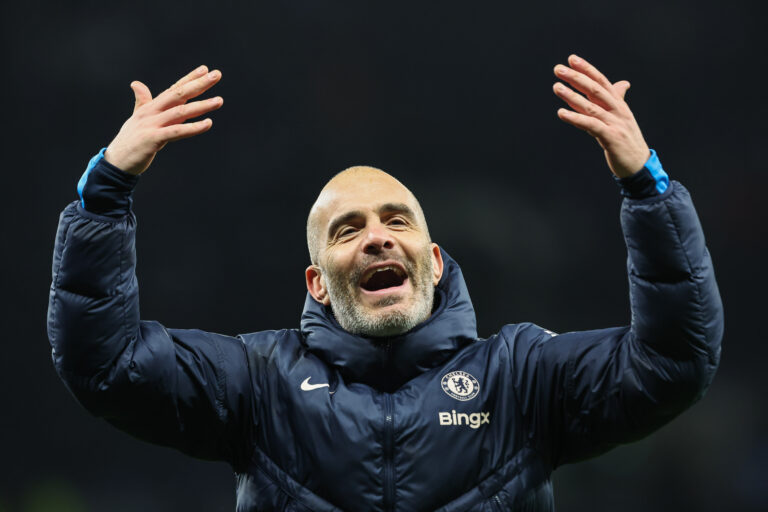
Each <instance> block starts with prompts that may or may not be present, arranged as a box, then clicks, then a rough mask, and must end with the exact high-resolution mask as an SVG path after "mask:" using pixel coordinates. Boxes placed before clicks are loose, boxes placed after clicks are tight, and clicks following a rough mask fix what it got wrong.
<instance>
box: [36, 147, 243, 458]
mask: <svg viewBox="0 0 768 512" xmlns="http://www.w3.org/2000/svg"><path fill="white" fill-rule="evenodd" d="M88 173H89V176H88V178H87V179H88V183H87V184H85V186H84V191H82V193H81V199H80V200H79V201H77V202H73V203H72V204H70V205H69V206H67V207H66V209H65V210H64V211H63V212H62V214H61V216H60V220H59V228H58V232H57V234H56V242H55V248H54V255H53V282H52V284H51V292H50V298H49V307H48V336H49V340H50V343H51V346H52V349H53V353H52V355H53V362H54V365H55V367H56V370H57V372H58V374H59V375H60V377H61V378H62V379H63V380H64V382H65V384H66V385H67V387H68V388H69V390H70V391H71V392H72V393H73V394H74V395H75V397H76V398H77V399H78V401H80V403H81V404H83V405H84V406H85V407H86V408H87V409H88V410H89V411H90V412H91V413H93V414H94V415H96V416H100V417H103V418H104V419H106V420H107V421H109V422H110V423H112V424H114V425H116V426H117V427H119V428H120V429H122V430H125V431H127V432H129V433H130V434H132V435H134V436H136V437H138V438H141V439H144V440H147V441H150V442H153V443H158V444H162V445H167V446H171V447H175V448H177V449H179V450H181V451H183V452H185V453H188V454H190V455H193V456H196V457H199V458H205V459H216V460H226V461H229V462H230V463H232V464H233V465H238V464H240V462H241V461H240V457H241V456H243V455H244V454H245V448H244V445H245V444H246V440H247V439H248V438H249V435H250V433H249V429H251V428H252V426H253V404H254V390H253V387H252V381H251V378H250V368H249V366H248V361H247V358H246V356H245V349H244V345H243V343H242V341H241V340H240V339H239V338H233V337H229V336H224V335H220V334H213V333H207V332H202V331H196V330H175V329H166V328H165V327H163V326H162V325H160V324H159V323H157V322H151V321H140V320H139V294H138V291H139V290H138V284H137V280H136V274H135V266H136V250H135V230H136V218H135V216H134V215H133V213H132V212H131V211H130V203H131V199H130V197H131V191H132V188H133V185H135V182H136V178H135V177H132V176H130V175H128V174H126V173H124V172H123V171H121V170H119V169H117V168H115V167H112V166H111V165H109V164H108V163H107V162H106V161H103V160H102V161H100V162H98V163H97V164H96V165H95V166H89V169H88ZM81 184H83V180H81ZM84 206H85V207H84ZM93 210H95V211H96V213H94V211H93Z"/></svg>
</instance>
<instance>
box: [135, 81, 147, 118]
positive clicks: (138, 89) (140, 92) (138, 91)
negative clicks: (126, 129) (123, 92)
mask: <svg viewBox="0 0 768 512" xmlns="http://www.w3.org/2000/svg"><path fill="white" fill-rule="evenodd" d="M131 89H133V96H134V97H135V98H136V102H135V103H134V105H133V111H134V112H136V111H137V110H138V109H139V107H141V106H142V105H146V104H147V103H149V102H150V101H152V93H151V92H149V87H147V86H146V85H144V84H143V83H141V82H139V81H138V80H135V81H133V82H131Z"/></svg>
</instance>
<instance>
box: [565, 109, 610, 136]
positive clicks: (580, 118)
mask: <svg viewBox="0 0 768 512" xmlns="http://www.w3.org/2000/svg"><path fill="white" fill-rule="evenodd" d="M557 117H559V118H560V119H562V120H563V121H565V122H566V123H568V124H570V125H573V126H575V127H576V128H579V129H580V130H584V131H585V132H587V133H589V134H590V135H592V136H593V137H596V138H600V137H601V136H602V135H603V133H604V130H605V128H606V126H605V124H604V123H603V122H602V121H600V120H599V119H595V118H594V117H590V116H585V115H584V114H579V113H578V112H573V111H571V110H568V109H565V108H560V109H558V110H557Z"/></svg>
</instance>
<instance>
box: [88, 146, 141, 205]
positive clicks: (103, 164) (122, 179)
mask: <svg viewBox="0 0 768 512" xmlns="http://www.w3.org/2000/svg"><path fill="white" fill-rule="evenodd" d="M105 150H106V148H105V149H102V150H101V151H99V153H98V154H97V155H96V156H94V157H93V158H91V160H90V162H88V166H87V167H86V168H85V172H84V173H83V176H82V177H81V178H80V181H79V182H78V183H77V194H78V195H79V196H80V207H81V208H82V209H83V210H85V211H87V212H90V213H94V214H97V215H102V216H105V217H112V218H120V217H122V216H124V215H126V214H128V213H129V212H130V210H131V205H132V204H133V197H132V196H133V189H134V187H135V186H136V183H138V181H139V177H138V176H134V175H133V174H129V173H127V172H125V171H123V170H121V169H118V168H117V167H115V166H114V165H112V164H111V163H109V162H108V161H107V160H106V159H105V158H104V151H105Z"/></svg>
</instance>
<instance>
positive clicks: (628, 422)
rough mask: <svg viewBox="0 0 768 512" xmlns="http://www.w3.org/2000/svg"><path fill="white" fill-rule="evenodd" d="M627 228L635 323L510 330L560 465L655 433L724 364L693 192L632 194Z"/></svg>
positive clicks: (528, 403) (522, 389)
mask: <svg viewBox="0 0 768 512" xmlns="http://www.w3.org/2000/svg"><path fill="white" fill-rule="evenodd" d="M621 225H622V230H623V232H624V238H625V242H626V246H627V253H628V258H627V270H628V275H629V295H630V304H631V310H632V320H631V326H629V327H618V328H610V329H601V330H595V331H582V332H571V333H565V334H561V335H559V336H556V335H553V334H554V333H550V332H549V331H546V330H544V329H541V328H539V327H537V326H533V325H531V324H528V325H523V326H520V325H518V326H509V327H508V328H506V329H505V330H503V331H502V333H503V334H504V336H505V337H506V338H507V341H508V342H509V343H510V350H511V360H512V365H513V368H512V371H513V372H515V375H516V377H515V379H516V381H515V382H516V384H515V391H516V394H517V399H518V400H519V403H520V404H521V411H522V414H523V416H524V421H525V423H526V424H527V428H528V433H529V436H530V438H531V441H532V442H533V443H534V444H535V445H536V446H538V448H539V449H540V450H541V451H542V452H544V453H545V454H546V455H547V457H548V459H549V460H550V461H551V463H552V466H553V467H556V466H558V465H560V464H563V463H566V462H573V461H577V460H581V459H585V458H588V457H591V456H594V455H597V454H599V453H602V452H604V451H606V450H608V449H610V448H611V447H613V446H615V445H617V444H619V443H626V442H630V441H634V440H637V439H639V438H641V437H644V436H646V435H648V434H649V433H650V432H652V431H654V430H655V429H657V428H658V427H660V426H661V425H663V424H665V423H666V422H668V421H669V420H671V419H672V418H673V417H675V416H676V415H678V414H679V413H680V412H682V411H683V410H685V409H686V408H687V407H689V406H690V405H692V404H693V403H694V402H696V401H697V400H699V399H700V398H701V397H702V396H703V394H704V392H705V391H706V389H707V387H708V386H709V384H710V382H711V381H712V378H713V376H714V373H715V370H716V368H717V365H718V363H719V359H720V340H721V338H722V332H723V309H722V303H721V300H720V295H719V292H718V289H717V284H716V282H715V276H714V271H713V268H712V262H711V260H710V256H709V253H708V251H707V248H706V246H705V244H704V235H703V233H702V230H701V226H700V224H699V220H698V217H697V215H696V211H695V209H694V207H693V203H692V202H691V198H690V195H689V193H688V191H687V190H686V189H685V188H684V187H683V186H682V185H681V184H680V183H678V182H672V183H671V184H670V186H669V187H668V188H667V189H666V190H665V191H664V193H663V194H661V195H656V196H652V197H648V198H644V199H632V198H630V197H626V198H625V199H624V202H623V204H622V209H621ZM513 331H514V332H513Z"/></svg>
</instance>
